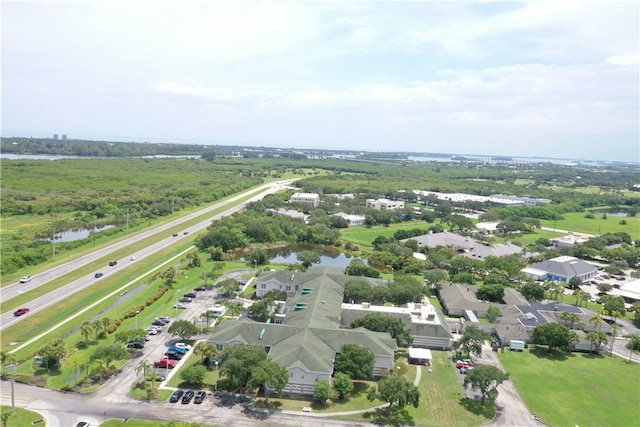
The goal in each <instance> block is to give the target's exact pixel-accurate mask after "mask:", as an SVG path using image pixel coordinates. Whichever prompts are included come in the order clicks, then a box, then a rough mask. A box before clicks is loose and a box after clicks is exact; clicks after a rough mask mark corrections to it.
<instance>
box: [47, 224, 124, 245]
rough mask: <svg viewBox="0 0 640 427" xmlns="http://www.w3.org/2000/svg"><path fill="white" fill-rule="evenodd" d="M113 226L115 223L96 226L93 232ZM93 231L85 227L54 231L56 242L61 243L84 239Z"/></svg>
mask: <svg viewBox="0 0 640 427" xmlns="http://www.w3.org/2000/svg"><path fill="white" fill-rule="evenodd" d="M113 227H115V225H105V226H102V227H96V228H95V232H96V233H99V232H101V231H104V230H108V229H110V228H113ZM93 231H94V229H93V228H92V229H87V228H77V229H75V230H67V231H62V232H60V233H56V236H55V237H56V242H58V243H61V242H74V241H76V240H82V239H86V238H87V237H89V236H90V235H91V233H92V232H93ZM40 240H48V241H51V238H50V237H49V238H47V239H40Z"/></svg>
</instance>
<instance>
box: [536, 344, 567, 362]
mask: <svg viewBox="0 0 640 427" xmlns="http://www.w3.org/2000/svg"><path fill="white" fill-rule="evenodd" d="M529 352H530V353H531V354H533V355H534V356H536V357H538V358H540V359H547V360H552V361H558V362H562V361H565V360H567V359H568V358H569V354H568V353H565V352H560V351H556V350H553V351H551V352H549V349H548V348H546V347H542V346H535V347H533V348H531V349H530V350H529Z"/></svg>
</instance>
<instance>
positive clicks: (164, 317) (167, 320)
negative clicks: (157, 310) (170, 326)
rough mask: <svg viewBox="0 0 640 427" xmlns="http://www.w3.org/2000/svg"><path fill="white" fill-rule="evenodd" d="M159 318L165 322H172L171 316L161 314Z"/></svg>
mask: <svg viewBox="0 0 640 427" xmlns="http://www.w3.org/2000/svg"><path fill="white" fill-rule="evenodd" d="M158 319H160V320H164V323H169V322H171V318H170V317H169V316H160V317H158Z"/></svg>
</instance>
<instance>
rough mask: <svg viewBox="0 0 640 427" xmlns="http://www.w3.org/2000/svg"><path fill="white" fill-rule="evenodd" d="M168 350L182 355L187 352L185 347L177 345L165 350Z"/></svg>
mask: <svg viewBox="0 0 640 427" xmlns="http://www.w3.org/2000/svg"><path fill="white" fill-rule="evenodd" d="M169 351H173V352H175V353H180V354H182V355H184V354H185V353H186V352H187V349H186V348H178V347H169V349H168V350H167V352H169Z"/></svg>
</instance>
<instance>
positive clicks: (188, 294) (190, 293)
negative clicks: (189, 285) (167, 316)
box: [183, 292, 197, 298]
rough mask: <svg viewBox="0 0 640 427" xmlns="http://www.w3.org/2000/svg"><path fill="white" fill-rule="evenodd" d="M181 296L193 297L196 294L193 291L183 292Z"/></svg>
mask: <svg viewBox="0 0 640 427" xmlns="http://www.w3.org/2000/svg"><path fill="white" fill-rule="evenodd" d="M183 297H185V298H195V297H197V295H196V293H195V292H188V293H186V294H184V295H183Z"/></svg>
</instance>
